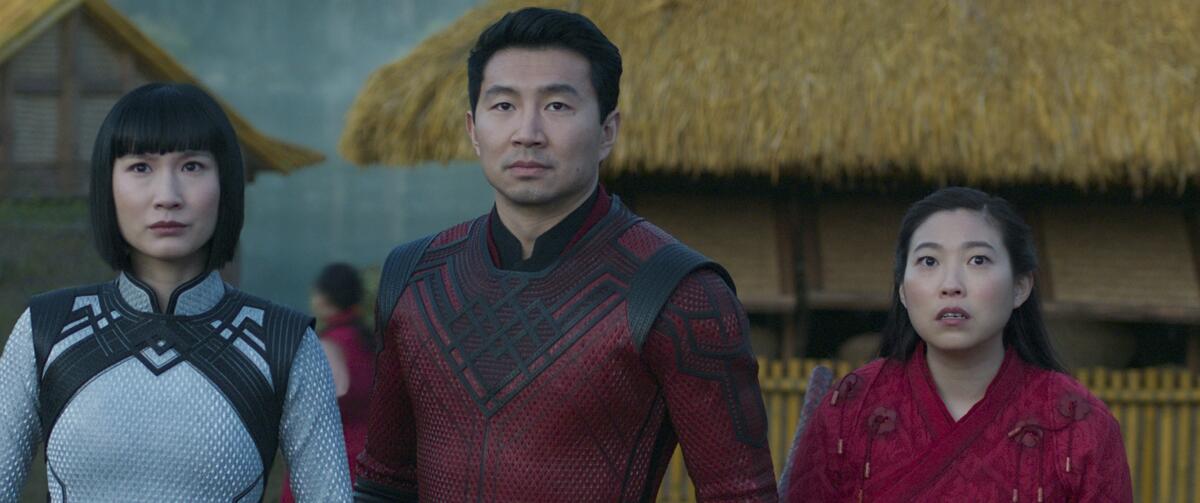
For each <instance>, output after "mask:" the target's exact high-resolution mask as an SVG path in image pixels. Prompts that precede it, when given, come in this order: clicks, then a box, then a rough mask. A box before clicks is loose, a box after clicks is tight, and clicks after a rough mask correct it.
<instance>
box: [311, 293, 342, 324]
mask: <svg viewBox="0 0 1200 503" xmlns="http://www.w3.org/2000/svg"><path fill="white" fill-rule="evenodd" d="M308 306H309V308H310V309H312V314H313V316H315V317H316V318H317V319H319V320H324V319H326V318H329V317H330V316H333V315H335V314H337V312H338V308H337V306H335V305H334V304H333V302H330V300H329V298H328V297H326V296H325V294H323V293H321V291H320V290H317V289H316V288H313V289H312V290H310V291H309V293H308Z"/></svg>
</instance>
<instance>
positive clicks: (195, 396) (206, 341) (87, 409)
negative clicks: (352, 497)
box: [29, 273, 344, 501]
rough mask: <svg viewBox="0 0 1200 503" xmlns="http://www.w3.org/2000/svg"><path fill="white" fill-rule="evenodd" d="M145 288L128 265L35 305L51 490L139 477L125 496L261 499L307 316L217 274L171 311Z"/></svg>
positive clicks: (180, 292)
mask: <svg viewBox="0 0 1200 503" xmlns="http://www.w3.org/2000/svg"><path fill="white" fill-rule="evenodd" d="M149 292H151V290H150V289H149V288H147V287H145V286H144V285H141V284H138V283H137V281H136V280H135V279H133V278H132V277H131V276H126V275H123V276H122V277H121V278H119V279H118V281H111V282H107V283H102V284H99V285H93V286H87V287H81V288H74V289H67V290H59V291H56V292H51V293H48V294H44V295H41V296H38V297H35V298H34V299H33V300H31V302H30V304H29V307H30V311H29V314H30V317H31V321H32V327H33V333H32V336H33V337H32V339H33V352H34V356H35V359H36V365H37V376H38V378H39V383H38V389H39V390H40V392H39V397H38V402H37V409H38V416H39V418H40V424H41V432H42V435H41V438H42V439H44V441H45V442H46V452H47V466H48V468H49V474H48V477H49V478H50V491H51V494H52V496H54V495H55V494H56V493H57V494H58V495H60V497H59V498H54V499H55V500H56V501H58V500H65V499H66V495H67V494H70V493H74V494H105V491H109V490H111V487H109V486H111V484H112V482H113V481H114V480H130V481H139V480H144V481H150V482H148V483H149V484H151V486H148V487H140V486H139V485H138V483H136V482H134V483H132V484H131V485H130V486H129V490H130V491H131V492H130V494H133V493H138V494H142V495H143V496H144V495H147V494H149V493H158V494H164V495H166V494H176V495H180V496H185V495H198V494H205V495H212V496H216V495H218V494H224V495H225V496H224V497H222V498H220V499H223V500H224V501H229V500H230V499H232V500H233V501H257V500H259V499H260V498H261V492H262V488H263V486H264V484H265V479H266V475H267V471H268V470H270V468H271V465H272V462H273V458H274V456H275V452H276V449H277V447H278V444H279V438H280V423H281V415H282V414H283V408H284V402H285V398H286V394H287V391H288V379H289V376H290V375H291V366H292V362H293V359H294V357H295V355H296V352H297V348H298V347H299V346H300V343H301V339H302V337H303V336H304V334H305V332H306V329H307V328H308V327H310V326H311V325H312V320H311V319H310V318H308V317H307V316H303V315H301V314H299V313H296V312H294V311H292V310H289V309H286V308H282V307H279V306H275V305H273V304H271V303H269V302H266V301H263V300H260V299H257V298H254V297H251V296H249V295H246V294H244V293H242V292H239V291H237V290H235V289H233V288H231V287H227V286H226V285H224V283H223V282H221V281H220V278H219V276H216V274H215V273H213V274H211V275H207V276H206V275H202V276H200V277H198V278H196V279H195V280H193V281H192V282H189V284H187V285H183V286H181V287H180V288H178V289H177V290H176V292H175V294H174V295H173V296H172V298H171V300H170V305H169V306H167V309H166V310H161V309H158V308H157V306H156V305H155V298H154V296H153V295H152V294H150V293H149ZM145 303H148V305H146V304H145ZM132 304H143V305H137V306H135V305H132ZM163 312H166V313H172V314H159V313H163ZM339 457H340V456H336V457H333V459H335V460H337V459H338V458H339ZM338 462H339V463H344V458H341V459H340V460H338ZM147 469H151V470H154V472H153V473H155V474H156V475H157V476H155V477H146V476H145V473H138V472H139V471H142V472H144V471H145V470H147ZM102 479H107V480H102ZM106 484H107V485H106ZM172 484H179V485H188V484H191V485H193V486H192V487H190V488H188V489H187V490H186V491H182V492H176V491H175V490H179V489H181V487H178V486H177V487H174V488H172V487H169V486H170V485H172ZM160 485H161V486H163V487H157V486H160ZM231 496H232V497H231ZM185 497H188V498H190V497H192V496H185Z"/></svg>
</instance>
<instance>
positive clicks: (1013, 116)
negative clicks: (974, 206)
mask: <svg viewBox="0 0 1200 503" xmlns="http://www.w3.org/2000/svg"><path fill="white" fill-rule="evenodd" d="M526 4H527V2H523V1H516V0H496V1H492V2H489V3H486V4H484V5H482V6H480V7H478V8H476V9H474V10H472V11H470V12H469V13H467V14H466V15H465V16H463V17H462V18H460V19H459V20H457V21H456V22H454V23H453V24H451V25H450V26H449V27H448V28H446V29H445V30H442V31H441V32H439V33H437V34H434V35H433V36H431V37H430V38H428V39H427V40H426V41H425V42H423V43H422V44H420V45H419V46H418V47H416V48H415V49H414V50H413V51H412V52H411V53H409V54H408V55H407V56H406V57H404V58H403V59H401V60H399V61H396V62H394V63H391V64H388V65H385V66H383V67H382V68H380V69H378V70H377V71H376V72H375V73H374V75H372V77H371V78H370V79H369V80H368V82H367V83H366V85H365V87H364V89H363V90H362V92H361V94H360V95H359V97H358V99H357V102H356V103H355V105H354V107H353V109H352V110H351V112H350V114H349V116H348V120H347V126H346V129H345V131H344V133H343V137H342V140H341V145H340V148H341V152H342V154H343V155H344V156H345V157H347V158H348V159H350V160H351V161H353V162H355V163H359V164H366V163H385V164H393V165H412V164H415V163H417V162H420V161H429V160H436V161H442V162H447V161H451V160H470V159H473V158H474V153H473V151H472V149H471V147H470V144H469V143H468V141H467V137H466V135H465V133H464V132H463V126H462V117H463V112H464V111H465V110H466V109H467V107H468V101H467V93H466V64H465V61H466V59H467V54H468V52H469V50H470V47H471V45H472V44H473V43H474V38H475V37H476V36H477V34H478V33H479V32H480V31H481V30H482V29H483V28H484V27H486V26H487V25H488V23H490V22H492V21H494V20H495V19H498V18H499V17H500V16H501V15H502V14H503V13H504V12H506V11H511V10H515V9H517V8H520V7H522V6H524V5H526ZM539 4H541V5H545V6H549V7H556V8H561V9H567V10H575V11H578V12H580V13H582V14H584V15H587V16H588V17H589V18H591V19H592V20H594V21H595V22H596V23H597V24H598V25H599V26H600V28H601V29H602V30H604V31H605V33H606V34H608V35H609V36H610V37H611V38H612V39H613V41H614V42H615V43H616V44H617V46H618V47H620V48H621V51H622V55H623V59H624V62H625V74H624V77H623V79H622V80H623V85H622V89H621V97H620V102H619V106H618V107H619V109H620V110H621V111H622V119H623V121H622V131H621V133H620V139H619V140H618V142H617V145H616V148H615V150H614V151H613V154H612V156H611V158H610V159H609V160H608V161H607V162H606V163H605V166H604V168H603V171H602V173H603V175H604V176H605V177H606V179H607V180H609V182H608V183H609V184H610V185H611V186H613V187H614V189H615V190H614V191H615V192H617V193H618V194H621V195H622V196H623V197H626V198H627V199H628V200H631V201H632V203H633V206H634V207H635V209H636V210H637V211H638V212H639V213H641V214H642V215H644V216H646V217H647V218H649V219H651V220H652V221H654V222H657V223H659V224H660V225H662V226H663V227H665V228H666V229H667V230H669V231H671V232H673V233H674V234H676V235H677V236H679V237H680V238H681V239H683V240H684V241H685V242H688V243H690V244H692V245H693V246H695V247H697V248H699V249H700V250H701V251H703V252H705V253H707V254H709V255H710V256H712V257H714V258H715V259H717V260H718V261H720V262H722V263H724V264H726V265H727V266H728V268H729V269H730V271H731V272H732V274H733V276H734V278H735V280H736V281H737V282H738V284H739V296H741V297H742V299H743V301H744V304H745V305H746V306H747V309H748V310H749V311H750V312H751V314H752V320H753V321H755V322H756V324H757V326H759V327H764V326H765V327H773V330H775V332H774V333H775V334H776V335H777V336H778V341H779V342H778V345H777V346H776V348H777V349H774V350H773V351H772V350H768V351H767V354H768V355H771V354H772V353H774V354H775V355H780V354H782V355H795V354H803V352H804V348H805V340H806V337H807V336H808V334H809V333H810V332H811V333H812V334H813V336H814V337H820V335H821V332H822V330H823V327H822V326H821V325H820V323H809V321H808V320H812V319H817V318H819V315H820V313H822V312H826V311H859V312H875V313H878V312H880V311H882V310H883V309H886V307H887V305H888V302H889V298H890V295H891V292H890V289H891V279H890V269H891V267H892V258H891V252H892V249H893V246H894V238H895V233H896V229H897V227H898V223H899V220H900V216H901V215H902V213H903V211H904V208H905V207H906V206H907V204H909V203H911V202H912V201H913V200H915V199H917V198H919V197H920V196H922V195H923V194H925V193H927V192H929V191H930V190H931V189H933V188H936V187H938V186H944V185H948V184H967V185H972V186H978V187H981V188H984V189H986V190H990V191H994V192H996V193H999V194H1002V195H1004V196H1006V197H1008V198H1010V199H1012V200H1014V202H1015V203H1016V204H1017V205H1018V206H1019V207H1020V208H1021V209H1022V210H1023V211H1024V212H1025V213H1026V214H1027V216H1028V219H1029V221H1030V222H1031V223H1032V225H1033V226H1034V227H1035V230H1036V232H1037V236H1038V245H1039V246H1040V252H1041V256H1042V261H1043V266H1044V267H1043V269H1042V271H1041V274H1040V277H1039V282H1040V284H1041V286H1042V289H1043V292H1044V293H1043V295H1044V300H1045V307H1046V311H1047V312H1048V313H1049V316H1051V317H1053V318H1056V319H1060V320H1081V321H1084V322H1092V323H1111V322H1131V321H1132V322H1151V323H1154V324H1157V325H1156V326H1160V327H1163V326H1165V327H1169V328H1170V330H1171V331H1174V333H1179V332H1180V331H1182V333H1188V334H1190V340H1191V342H1192V343H1191V345H1190V347H1189V348H1190V349H1189V351H1190V353H1191V357H1190V362H1191V364H1192V365H1193V368H1196V366H1200V344H1198V342H1200V341H1198V340H1197V338H1198V337H1200V331H1198V330H1197V327H1200V203H1198V201H1197V195H1198V188H1200V63H1198V62H1200V35H1197V34H1198V33H1200V30H1198V29H1197V27H1200V9H1196V8H1195V5H1194V4H1193V3H1192V2H1190V1H1188V0H1152V1H1146V2H1038V1H1032V0H1030V1H1020V2H1016V3H1013V2H1006V1H1000V0H975V1H964V2H947V1H944V0H916V1H911V2H888V1H881V0H857V1H851V2H817V1H795V0H758V1H727V0H657V1H632V0H627V1H607V0H606V1H600V0H594V1H593V0H558V1H545V2H539ZM814 317H816V318H814ZM756 343H757V341H756Z"/></svg>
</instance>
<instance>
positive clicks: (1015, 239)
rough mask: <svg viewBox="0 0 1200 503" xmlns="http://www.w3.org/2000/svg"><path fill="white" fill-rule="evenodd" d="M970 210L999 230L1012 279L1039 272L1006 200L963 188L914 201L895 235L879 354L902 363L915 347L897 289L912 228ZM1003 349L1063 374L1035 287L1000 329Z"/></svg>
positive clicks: (1026, 232) (1028, 239) (1029, 236)
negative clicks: (889, 301)
mask: <svg viewBox="0 0 1200 503" xmlns="http://www.w3.org/2000/svg"><path fill="white" fill-rule="evenodd" d="M954 210H973V211H978V212H980V213H982V214H983V216H984V218H985V219H986V220H987V221H989V222H991V223H992V225H994V226H995V227H996V230H998V231H999V232H1000V236H1001V238H1002V239H1003V240H1004V248H1005V249H1006V250H1008V255H1009V257H1010V260H1011V261H1012V268H1013V275H1014V276H1020V275H1024V274H1029V275H1033V274H1034V273H1035V272H1036V271H1037V268H1038V260H1037V253H1036V251H1035V249H1034V245H1033V232H1032V231H1031V230H1030V228H1029V226H1028V225H1026V224H1025V221H1024V220H1022V219H1021V216H1020V215H1018V214H1017V212H1016V211H1015V210H1014V209H1013V207H1012V206H1011V205H1009V204H1008V201H1005V200H1004V199H1001V198H999V197H994V196H991V195H988V194H986V193H984V192H981V191H978V190H975V189H970V188H965V187H947V188H944V189H941V190H938V191H937V192H934V193H933V194H930V195H929V196H926V197H925V199H922V200H920V201H917V202H916V203H915V204H913V205H912V207H910V208H909V209H908V213H905V215H904V219H903V220H901V222H900V236H899V238H898V239H897V240H896V263H895V269H894V270H893V282H892V307H891V310H890V311H889V313H888V320H887V324H886V325H884V328H883V341H882V344H881V345H880V347H879V356H880V357H883V358H892V359H895V360H901V361H907V360H908V359H909V358H910V357H912V354H913V352H914V351H916V348H917V342H918V341H919V340H920V336H919V335H917V331H916V330H915V329H913V325H912V321H911V320H909V318H908V310H906V309H905V308H904V305H903V304H901V303H900V295H899V292H900V285H901V284H902V283H904V269H905V266H906V265H907V264H908V247H909V245H910V244H911V243H910V241H911V240H912V235H913V233H914V232H916V230H917V227H920V226H921V224H923V223H925V221H926V220H928V219H929V217H930V216H932V215H933V214H934V213H937V212H939V211H954ZM1004 346H1005V347H1013V348H1015V349H1016V351H1017V355H1019V356H1020V357H1021V359H1022V360H1025V361H1026V362H1028V363H1030V364H1032V365H1036V366H1038V367H1041V368H1044V369H1047V370H1054V371H1058V372H1066V368H1065V367H1064V366H1063V364H1062V363H1061V361H1059V359H1058V356H1057V355H1056V354H1055V352H1054V348H1053V347H1051V345H1050V338H1049V336H1048V335H1047V333H1046V324H1045V322H1044V321H1043V320H1042V306H1041V300H1040V299H1039V298H1038V288H1037V284H1036V283H1035V284H1034V285H1033V288H1032V290H1031V291H1030V292H1029V298H1028V299H1026V300H1025V302H1024V303H1023V304H1021V306H1020V307H1018V308H1016V309H1014V310H1013V312H1012V316H1010V317H1009V319H1008V324H1007V325H1005V326H1004Z"/></svg>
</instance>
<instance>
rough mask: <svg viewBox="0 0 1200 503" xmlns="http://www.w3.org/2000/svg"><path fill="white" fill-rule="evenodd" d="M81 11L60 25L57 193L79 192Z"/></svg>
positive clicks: (72, 193) (77, 11)
mask: <svg viewBox="0 0 1200 503" xmlns="http://www.w3.org/2000/svg"><path fill="white" fill-rule="evenodd" d="M81 16H82V14H81V13H80V10H79V9H75V10H74V11H73V12H71V13H70V14H68V15H67V16H66V18H64V20H63V22H62V24H61V25H60V27H59V33H58V36H59V51H60V52H59V60H58V70H59V75H58V78H59V82H61V83H62V87H61V88H60V89H59V95H58V145H57V148H56V155H55V157H56V160H55V161H56V162H55V163H54V165H55V181H56V182H57V184H56V187H55V189H56V192H57V195H60V196H62V195H67V196H78V195H80V194H78V190H76V188H75V185H77V184H76V183H74V182H75V181H76V176H75V175H76V173H75V166H76V164H75V161H76V159H75V158H76V157H77V156H76V155H75V154H76V152H77V151H78V149H77V148H76V142H78V141H79V139H78V138H77V136H78V130H79V127H78V125H77V124H76V122H77V118H78V115H79V114H77V113H76V110H77V109H78V108H79V71H78V70H79V65H78V64H76V63H77V62H76V59H77V58H78V54H79V47H78V45H79V43H78V42H79V29H80V25H81V24H82V22H81V21H82V19H81Z"/></svg>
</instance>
